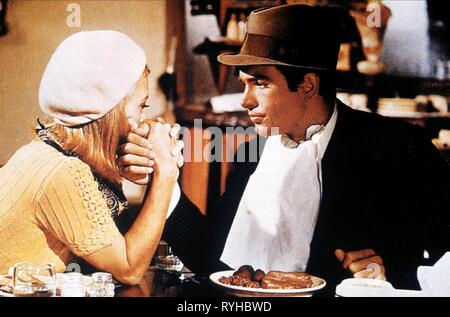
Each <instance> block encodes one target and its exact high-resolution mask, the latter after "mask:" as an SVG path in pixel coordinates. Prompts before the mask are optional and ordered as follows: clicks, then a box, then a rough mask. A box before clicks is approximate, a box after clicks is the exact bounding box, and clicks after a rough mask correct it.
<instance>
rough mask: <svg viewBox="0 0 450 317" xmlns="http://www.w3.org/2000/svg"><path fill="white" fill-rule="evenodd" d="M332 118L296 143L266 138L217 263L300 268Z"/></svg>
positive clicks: (306, 253)
mask: <svg viewBox="0 0 450 317" xmlns="http://www.w3.org/2000/svg"><path fill="white" fill-rule="evenodd" d="M336 120H337V107H336V106H335V107H334V111H333V114H332V116H331V118H330V120H328V122H327V123H326V124H325V125H322V126H321V125H313V126H310V127H309V128H308V129H307V130H306V139H305V141H301V142H299V143H297V142H295V141H293V140H291V139H290V138H288V137H287V136H282V135H276V136H270V137H269V138H268V139H267V141H266V144H265V147H264V150H263V153H262V155H261V159H260V161H259V163H258V166H257V168H256V170H255V172H254V173H253V174H252V175H251V177H250V179H249V181H248V183H247V186H246V188H245V191H244V194H243V196H242V199H241V201H240V204H239V207H238V210H237V212H236V216H235V218H234V221H233V224H232V226H231V229H230V232H229V234H228V237H227V240H226V243H225V247H224V251H223V253H222V256H221V261H223V262H224V263H226V264H228V265H229V266H230V267H232V268H238V267H239V266H241V265H244V264H249V265H252V266H253V267H254V268H255V269H257V268H259V269H262V270H264V271H270V270H279V271H304V270H305V268H306V264H307V262H308V259H309V253H310V250H309V247H310V243H311V240H312V237H313V233H314V229H315V226H316V221H317V216H318V213H319V207H320V200H321V195H322V175H321V160H322V157H323V155H324V153H325V150H326V148H327V146H328V142H329V141H330V139H331V135H332V134H333V131H334V128H335V125H336Z"/></svg>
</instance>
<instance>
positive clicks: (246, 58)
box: [217, 53, 333, 71]
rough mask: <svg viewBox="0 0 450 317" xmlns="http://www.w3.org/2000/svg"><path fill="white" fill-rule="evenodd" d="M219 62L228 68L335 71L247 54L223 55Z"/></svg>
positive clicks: (218, 58) (220, 56)
mask: <svg viewBox="0 0 450 317" xmlns="http://www.w3.org/2000/svg"><path fill="white" fill-rule="evenodd" d="M217 60H218V61H219V62H220V63H222V64H224V65H228V66H257V65H261V66H270V65H275V66H276V65H280V66H289V67H296V68H305V69H312V70H322V71H333V70H331V69H327V68H320V67H313V66H307V65H294V64H288V63H283V62H280V61H277V60H274V59H270V58H265V57H259V56H254V55H247V54H233V53H222V54H220V55H219V56H218V57H217Z"/></svg>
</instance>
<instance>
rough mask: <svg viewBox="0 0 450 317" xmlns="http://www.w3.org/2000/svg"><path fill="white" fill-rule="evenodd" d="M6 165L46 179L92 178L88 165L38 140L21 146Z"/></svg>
mask: <svg viewBox="0 0 450 317" xmlns="http://www.w3.org/2000/svg"><path fill="white" fill-rule="evenodd" d="M8 164H12V165H17V164H19V165H20V166H21V167H22V169H23V168H25V169H27V170H29V171H30V172H32V173H37V174H40V175H41V176H43V177H44V178H47V179H49V178H52V177H53V176H54V175H58V176H59V177H64V176H75V175H78V176H80V175H81V176H83V177H89V178H94V176H93V174H92V171H91V168H90V167H89V165H87V164H86V163H84V162H83V161H82V160H81V159H79V158H78V157H75V156H70V155H66V154H65V153H62V152H61V151H59V150H58V149H56V148H54V147H52V146H51V145H49V144H47V143H45V142H43V141H42V140H40V139H35V140H33V141H32V142H30V143H28V144H26V145H24V146H22V147H21V148H20V149H19V150H18V151H17V152H16V153H15V154H14V155H13V157H12V158H11V159H10V161H9V162H8ZM37 174H36V176H37Z"/></svg>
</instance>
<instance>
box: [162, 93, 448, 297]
mask: <svg viewBox="0 0 450 317" xmlns="http://www.w3.org/2000/svg"><path fill="white" fill-rule="evenodd" d="M257 141H258V140H257ZM257 141H256V142H257ZM259 141H260V140H259ZM253 142H255V141H253ZM248 147H249V144H245V147H244V148H240V149H239V150H242V149H245V148H248ZM246 153H248V151H247V152H246ZM256 166H257V163H248V162H243V163H235V164H234V170H233V172H232V173H231V174H230V175H229V177H228V180H227V189H226V192H225V194H224V195H223V196H222V197H221V198H220V200H219V201H218V202H217V204H216V208H214V209H213V210H209V211H208V215H207V217H205V216H202V215H201V214H200V212H199V211H198V209H197V208H196V207H195V206H194V205H193V204H192V203H191V202H190V201H189V200H188V199H187V198H186V197H185V196H184V195H182V198H181V200H180V202H179V204H178V206H177V208H176V209H175V211H174V212H173V214H172V215H171V216H170V217H169V219H168V221H167V224H166V228H165V232H164V236H163V238H164V239H165V240H166V241H168V243H169V244H170V245H171V246H172V248H173V250H174V252H175V253H176V254H177V255H179V256H180V257H181V259H182V260H183V261H184V263H185V264H186V266H187V267H189V268H190V269H191V270H193V271H194V272H196V273H199V274H208V273H210V272H213V271H218V270H222V269H227V268H228V267H227V266H226V265H225V264H224V263H221V262H220V260H219V258H220V256H221V253H222V250H223V247H224V244H225V241H226V237H227V235H228V232H229V230H230V227H231V224H232V222H233V219H234V216H235V213H236V211H237V207H238V205H239V202H240V199H241V197H242V194H243V192H244V189H245V186H246V184H247V181H248V179H249V177H250V175H251V174H252V173H253V171H254V170H255V168H256ZM322 178H323V195H322V199H321V206H320V211H319V216H318V220H317V225H316V228H315V231H314V236H313V239H312V242H311V253H310V259H309V262H308V265H307V272H309V273H311V274H313V275H316V276H319V277H322V278H324V279H325V280H326V281H327V284H328V287H327V288H328V289H327V290H326V291H325V292H324V293H323V294H334V288H335V286H336V285H337V284H338V283H340V281H342V280H343V279H344V278H348V277H351V275H350V274H349V273H348V272H346V271H345V270H344V269H342V267H341V265H340V264H339V263H338V261H337V260H336V258H335V255H334V251H335V249H337V248H340V249H343V250H344V251H355V250H361V249H367V248H371V249H374V250H375V251H376V253H377V254H378V255H380V256H381V257H382V259H383V261H384V265H385V267H386V275H387V279H388V281H390V282H391V283H392V284H393V285H394V287H396V288H408V289H417V288H418V287H419V285H418V282H417V278H416V271H417V267H418V266H419V265H432V264H434V262H435V261H436V260H438V259H439V258H440V257H441V256H442V254H443V253H444V252H445V251H450V234H449V230H450V228H449V224H450V221H449V220H450V216H449V213H450V202H449V169H448V166H447V164H446V162H445V160H444V159H443V158H442V157H441V156H440V154H439V152H438V151H437V149H436V148H435V147H434V146H433V145H432V143H431V142H430V140H429V139H428V138H427V136H426V135H425V133H424V131H423V130H422V129H421V128H420V127H417V126H413V125H410V124H408V123H406V122H403V121H400V120H395V119H390V118H384V117H381V116H379V115H375V114H369V113H365V112H361V111H355V110H353V109H351V108H349V107H347V106H345V105H344V104H342V103H341V102H339V101H338V119H337V123H336V127H335V130H334V132H333V135H332V137H331V140H330V142H329V144H328V147H327V149H326V152H325V154H324V157H323V159H322ZM424 250H427V251H428V253H429V254H430V258H429V259H428V260H427V259H424V257H423V254H424ZM242 264H245V263H242Z"/></svg>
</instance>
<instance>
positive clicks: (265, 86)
mask: <svg viewBox="0 0 450 317" xmlns="http://www.w3.org/2000/svg"><path fill="white" fill-rule="evenodd" d="M268 85H269V83H268V82H266V81H262V80H258V81H257V82H256V86H257V87H259V88H267V86H268Z"/></svg>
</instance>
